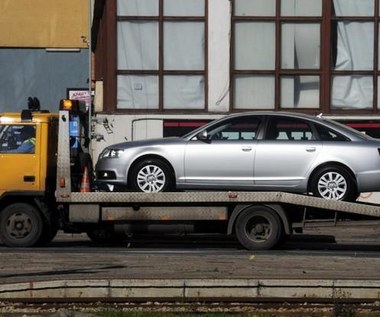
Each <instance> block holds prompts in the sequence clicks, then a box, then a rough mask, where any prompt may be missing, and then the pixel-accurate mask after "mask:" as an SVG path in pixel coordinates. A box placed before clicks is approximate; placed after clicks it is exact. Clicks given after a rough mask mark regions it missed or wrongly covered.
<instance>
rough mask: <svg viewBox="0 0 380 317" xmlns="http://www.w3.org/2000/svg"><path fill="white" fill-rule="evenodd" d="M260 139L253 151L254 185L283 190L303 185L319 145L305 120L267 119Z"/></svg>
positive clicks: (278, 117)
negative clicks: (263, 133) (264, 130)
mask: <svg viewBox="0 0 380 317" xmlns="http://www.w3.org/2000/svg"><path fill="white" fill-rule="evenodd" d="M268 118H269V119H268V123H267V128H266V132H265V135H264V138H263V139H262V140H260V141H259V142H258V144H257V147H256V157H255V167H254V173H255V185H256V186H262V187H266V186H268V187H271V188H273V189H281V188H284V189H286V188H287V187H294V186H300V185H301V184H304V186H305V184H306V178H307V175H308V173H309V172H310V170H311V168H312V166H313V162H314V161H315V160H316V159H317V157H318V155H319V154H320V152H321V149H322V144H321V142H320V141H318V140H317V138H316V136H315V134H316V133H315V130H314V128H313V124H312V123H310V122H309V121H308V120H306V119H302V118H301V119H300V118H293V117H287V116H269V117H268Z"/></svg>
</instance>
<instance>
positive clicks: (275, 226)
mask: <svg viewBox="0 0 380 317" xmlns="http://www.w3.org/2000/svg"><path fill="white" fill-rule="evenodd" d="M235 234H236V237H237V239H238V240H239V242H240V243H241V244H242V245H243V246H244V247H245V248H247V249H249V250H268V249H271V248H273V247H274V246H275V245H276V244H277V243H278V242H279V240H280V238H281V236H282V224H281V220H280V218H279V216H278V215H277V213H276V212H275V211H273V210H272V209H270V208H269V207H266V206H251V207H248V208H247V209H245V210H243V211H242V212H241V214H240V215H239V216H238V217H237V219H236V223H235Z"/></svg>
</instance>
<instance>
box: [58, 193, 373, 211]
mask: <svg viewBox="0 0 380 317" xmlns="http://www.w3.org/2000/svg"><path fill="white" fill-rule="evenodd" d="M57 199H58V201H61V202H70V203H78V204H86V203H92V204H102V205H109V204H120V203H122V204H123V205H144V206H154V205H172V206H174V205H182V206H184V205H188V206H191V205H207V206H209V205H226V204H232V205H237V204H255V203H271V204H287V205H295V206H298V207H309V208H319V209H324V210H327V211H333V212H336V211H339V212H346V213H352V214H357V215H364V216H372V217H380V206H379V205H375V204H368V203H363V202H345V201H336V200H326V199H323V198H319V197H314V196H308V195H301V194H292V193H286V192H242V191H239V192H165V193H135V192H127V193H126V192H90V193H76V192H72V193H71V194H70V195H69V196H65V197H59V196H58V197H57Z"/></svg>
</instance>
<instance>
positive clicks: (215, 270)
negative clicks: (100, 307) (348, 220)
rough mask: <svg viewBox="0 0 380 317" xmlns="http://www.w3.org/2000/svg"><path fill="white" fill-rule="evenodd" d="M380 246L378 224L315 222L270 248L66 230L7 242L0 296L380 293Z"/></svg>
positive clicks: (227, 241)
mask: <svg viewBox="0 0 380 317" xmlns="http://www.w3.org/2000/svg"><path fill="white" fill-rule="evenodd" d="M333 236H335V238H334V237H333ZM379 251H380V227H379V226H376V227H373V226H360V227H355V228H348V227H347V228H346V227H344V228H324V229H314V230H309V231H308V232H307V234H306V235H302V236H299V237H295V238H293V239H291V240H290V241H288V242H287V243H285V244H283V245H281V246H279V247H278V248H277V249H276V250H270V251H247V250H244V249H242V248H241V247H240V246H239V244H238V243H236V242H235V241H234V240H231V239H225V238H221V239H220V238H218V239H216V238H214V237H208V238H206V239H203V238H202V239H201V238H194V239H189V238H183V237H182V238H181V237H170V238H166V239H159V240H158V239H155V240H153V241H152V240H146V239H134V240H132V241H130V242H128V243H123V244H120V245H117V246H108V247H99V246H97V245H95V244H94V243H91V242H90V241H89V240H88V239H87V238H86V237H85V236H83V235H63V234H59V235H58V236H57V238H56V239H55V240H54V241H53V243H51V245H49V246H48V247H45V248H34V249H9V248H6V247H1V246H0V253H1V257H0V298H8V297H10V296H14V297H17V296H18V297H23V296H24V297H29V298H31V297H36V296H37V297H39V296H40V297H41V296H50V297H70V296H74V297H75V296H83V297H85V296H89V297H106V296H116V297H118V296H122V297H128V296H131V297H133V296H135V297H138V296H148V295H147V294H150V295H149V296H161V295H162V294H164V293H165V292H167V294H169V295H170V294H173V296H184V294H186V296H189V297H190V296H210V294H211V295H213V294H216V295H215V296H230V297H231V296H271V295H272V296H284V297H286V296H311V295H314V296H317V295H316V294H317V293H316V290H323V291H324V294H325V296H327V297H329V296H334V292H335V290H336V289H337V288H339V290H341V289H343V290H344V291H345V292H347V293H349V294H351V295H352V294H356V295H355V296H358V297H363V296H364V297H365V296H370V297H373V296H377V297H379V295H378V294H380V293H379V289H380V270H379V267H380V252H379ZM342 283H343V284H342ZM148 289H149V291H148ZM94 290H96V291H95V292H93V291H94ZM172 290H173V291H172ZM368 290H370V291H371V293H368ZM42 291H43V292H44V293H43V292H42ZM150 291H151V293H149V292H150ZM357 291H360V292H359V293H354V292H357ZM195 292H197V293H195ZM225 292H227V293H225ZM228 292H230V293H228ZM373 292H375V293H373ZM194 294H195V295H194ZM225 294H227V295H225ZM376 294H377V295H376ZM169 295H168V296H169ZM318 296H319V295H318ZM352 296H354V295H352Z"/></svg>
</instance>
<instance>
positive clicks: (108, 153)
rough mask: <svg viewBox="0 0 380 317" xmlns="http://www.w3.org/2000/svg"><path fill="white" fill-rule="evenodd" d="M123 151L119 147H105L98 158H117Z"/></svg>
mask: <svg viewBox="0 0 380 317" xmlns="http://www.w3.org/2000/svg"><path fill="white" fill-rule="evenodd" d="M123 152H124V150H121V149H112V148H110V149H108V148H107V149H105V150H104V151H103V152H102V153H101V154H100V158H101V159H102V158H106V157H108V158H118V157H120V156H121V154H122V153H123Z"/></svg>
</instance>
